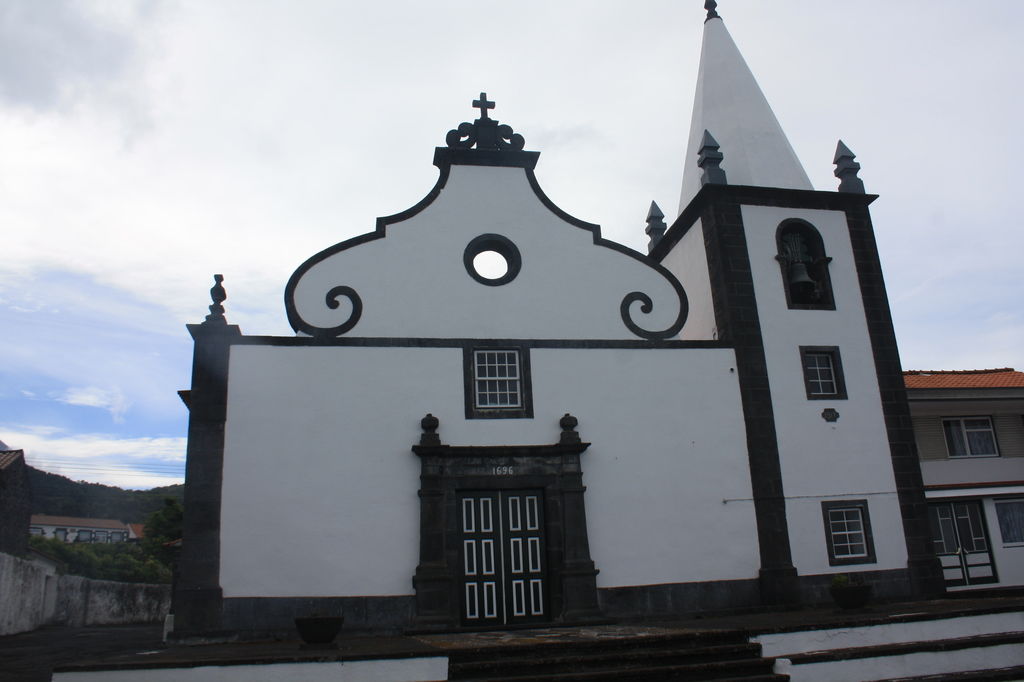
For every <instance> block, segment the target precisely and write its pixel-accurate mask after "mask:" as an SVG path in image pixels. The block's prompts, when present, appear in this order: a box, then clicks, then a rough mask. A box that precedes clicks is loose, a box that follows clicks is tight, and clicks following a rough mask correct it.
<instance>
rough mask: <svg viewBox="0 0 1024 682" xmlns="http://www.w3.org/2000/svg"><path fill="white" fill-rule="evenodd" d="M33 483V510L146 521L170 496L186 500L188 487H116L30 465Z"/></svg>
mask: <svg viewBox="0 0 1024 682" xmlns="http://www.w3.org/2000/svg"><path fill="white" fill-rule="evenodd" d="M28 480H29V483H30V484H31V486H32V513H33V514H53V515H55V516H80V517H84V518H95V519H118V520H119V521H123V522H125V523H143V522H144V521H145V520H146V517H147V516H149V515H150V514H151V513H152V512H155V511H157V510H158V509H162V508H163V506H164V499H165V498H168V497H171V498H174V499H176V500H177V501H178V502H181V503H184V498H185V486H184V485H168V486H164V487H162V488H153V489H151V490H124V489H122V488H118V487H116V486H110V485H100V484H99V483H85V482H83V481H72V480H71V479H70V478H68V477H66V476H60V475H58V474H51V473H49V472H46V471H40V470H39V469H34V468H32V467H28Z"/></svg>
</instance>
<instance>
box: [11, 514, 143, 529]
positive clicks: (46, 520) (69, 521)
mask: <svg viewBox="0 0 1024 682" xmlns="http://www.w3.org/2000/svg"><path fill="white" fill-rule="evenodd" d="M31 525H33V526H61V527H67V528H112V529H114V530H128V526H126V525H125V524H123V523H121V522H120V521H118V520H117V519H83V518H80V517H77V516H50V515H49V514H33V515H32V520H31Z"/></svg>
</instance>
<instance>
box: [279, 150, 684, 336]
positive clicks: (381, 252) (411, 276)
mask: <svg viewBox="0 0 1024 682" xmlns="http://www.w3.org/2000/svg"><path fill="white" fill-rule="evenodd" d="M485 233H497V234H501V235H503V236H505V237H507V238H508V239H510V240H512V242H514V243H515V244H516V246H517V247H518V248H519V251H520V253H521V255H522V270H521V272H520V273H519V276H518V277H517V278H516V279H515V280H513V281H512V282H510V283H508V284H505V285H502V286H487V285H484V284H480V283H479V282H477V281H475V280H474V279H472V278H471V277H470V276H469V275H468V274H467V272H466V269H465V267H464V266H463V260H462V258H463V251H464V250H465V248H466V245H467V244H468V243H469V242H470V241H471V240H472V239H474V238H475V237H477V236H479V235H481V234H485ZM387 235H388V236H387V237H386V238H384V239H376V240H373V241H370V242H366V243H364V244H361V245H359V246H356V247H354V248H350V249H347V250H345V251H342V252H340V253H337V254H334V255H333V256H330V257H329V258H327V259H326V260H323V261H321V262H319V263H318V264H316V265H315V266H313V267H312V268H311V269H310V270H309V271H308V272H306V274H305V275H304V276H303V278H302V279H301V280H300V282H299V284H298V286H297V287H296V295H295V300H296V306H297V309H298V311H299V313H300V314H301V315H302V316H303V318H304V319H305V320H306V321H307V322H309V323H310V324H313V325H316V326H320V327H330V326H335V325H338V324H341V323H342V322H344V321H345V320H346V319H348V317H349V313H350V311H351V306H350V304H349V303H348V301H346V300H345V299H341V306H340V307H339V308H338V309H337V310H333V311H332V310H330V309H329V308H327V307H326V306H325V303H324V296H325V294H326V293H327V291H329V290H330V289H331V288H333V287H335V286H339V285H344V286H350V287H353V288H354V289H355V290H356V292H357V293H358V294H359V296H360V297H361V299H362V301H363V314H362V318H361V319H360V321H359V323H358V324H357V325H356V326H355V327H354V328H353V329H352V331H351V332H349V335H351V336H418V337H449V338H451V337H460V338H467V337H468V338H563V339H568V338H572V339H623V338H630V339H636V338H637V337H636V336H634V335H633V334H632V333H631V332H630V331H629V330H628V329H627V328H626V327H625V325H624V324H623V323H622V319H621V316H620V314H619V305H620V304H621V302H622V300H623V298H624V297H625V296H626V295H627V294H629V293H630V292H633V291H640V292H645V293H647V294H648V295H649V296H651V298H652V299H653V301H654V308H653V311H652V312H651V314H649V315H644V314H642V313H640V312H639V305H635V306H634V308H636V310H634V315H633V319H634V321H635V322H636V323H637V324H638V325H639V326H641V327H642V328H644V329H647V330H663V329H666V328H668V327H669V326H670V325H671V324H672V323H673V322H674V321H675V319H676V317H677V316H678V313H679V299H678V296H677V295H676V293H675V291H674V289H673V288H672V286H671V285H670V283H669V281H668V280H666V279H665V278H664V277H663V276H661V275H660V274H658V272H657V271H656V270H654V269H652V268H650V267H648V266H647V265H645V264H644V263H641V262H640V261H637V260H635V259H634V258H631V257H629V256H627V255H624V254H622V253H619V252H618V251H615V250H613V249H610V248H606V247H603V246H595V245H594V244H593V236H592V234H591V232H590V231H589V230H586V229H582V228H579V227H576V226H574V225H571V224H569V223H566V222H565V221H563V220H562V219H561V218H559V217H557V216H556V215H554V214H553V213H551V212H550V211H549V210H548V209H547V208H546V207H545V206H544V205H543V204H541V203H540V201H539V200H538V199H537V197H536V195H535V194H534V192H533V190H532V189H531V188H530V186H529V183H528V181H527V177H526V173H525V171H524V170H523V169H521V168H490V167H483V166H452V168H451V175H450V177H449V179H448V184H447V186H446V187H445V188H444V189H443V190H442V191H441V193H440V196H438V197H437V199H435V200H434V202H433V203H432V204H431V205H430V206H428V207H427V208H426V209H424V210H423V211H422V212H421V213H419V214H417V215H416V216H414V217H412V218H410V219H408V220H405V221H403V222H400V223H396V224H393V225H391V226H389V227H388V229H387ZM495 311H501V313H500V314H496V312H495Z"/></svg>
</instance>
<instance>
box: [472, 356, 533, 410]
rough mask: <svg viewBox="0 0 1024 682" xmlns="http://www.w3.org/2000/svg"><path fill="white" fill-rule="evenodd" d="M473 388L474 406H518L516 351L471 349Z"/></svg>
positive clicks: (481, 407) (517, 363)
mask: <svg viewBox="0 0 1024 682" xmlns="http://www.w3.org/2000/svg"><path fill="white" fill-rule="evenodd" d="M473 391H474V396H475V397H474V400H475V402H476V406H477V408H478V409H482V410H493V409H501V408H506V407H522V402H523V400H522V391H521V387H520V374H519V351H517V350H475V351H473Z"/></svg>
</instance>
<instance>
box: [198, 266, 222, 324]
mask: <svg viewBox="0 0 1024 682" xmlns="http://www.w3.org/2000/svg"><path fill="white" fill-rule="evenodd" d="M223 281H224V275H214V276H213V282H214V284H213V288H211V289H210V298H211V299H212V300H213V305H211V306H210V314H209V315H207V316H206V321H205V322H203V324H227V323H228V321H227V319H226V318H225V317H224V306H223V305H222V304H223V303H224V301H226V300H227V299H228V293H227V292H226V291H224V285H223V284H222V282H223Z"/></svg>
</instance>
